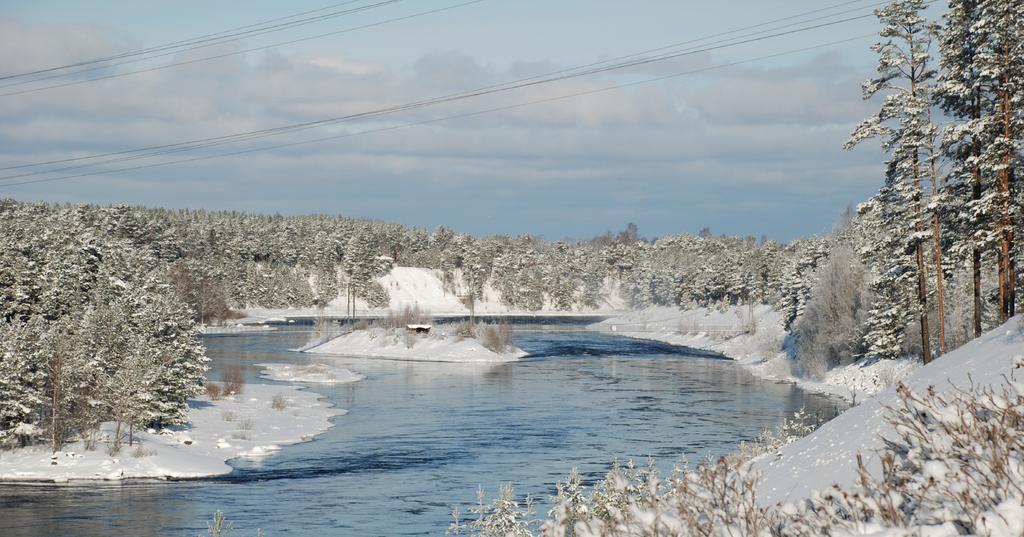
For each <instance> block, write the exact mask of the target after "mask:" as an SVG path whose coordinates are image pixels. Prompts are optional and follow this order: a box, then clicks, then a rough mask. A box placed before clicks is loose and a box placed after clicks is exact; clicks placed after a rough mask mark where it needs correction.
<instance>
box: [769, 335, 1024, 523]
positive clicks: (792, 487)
mask: <svg viewBox="0 0 1024 537" xmlns="http://www.w3.org/2000/svg"><path fill="white" fill-rule="evenodd" d="M1022 329H1024V316H1018V317H1016V318H1014V319H1011V320H1010V321H1009V322H1008V323H1006V324H1004V325H1003V326H1001V327H999V328H997V329H996V330H993V331H991V332H989V333H988V334H985V335H983V336H982V337H980V338H978V339H976V340H975V341H973V342H971V343H968V344H967V345H964V346H963V347H961V348H959V349H957V350H955V351H953V352H950V353H949V354H947V355H945V356H943V357H941V358H938V359H937V360H935V361H934V362H932V363H930V364H928V365H926V366H922V367H919V368H917V369H916V370H914V371H913V372H912V373H910V374H909V375H908V376H907V377H905V378H904V379H903V383H904V384H906V385H907V386H908V387H910V388H911V389H912V390H913V391H915V392H918V393H921V392H924V391H926V390H927V389H928V387H929V386H934V387H935V389H936V390H937V391H938V392H940V393H948V392H951V391H953V390H955V389H956V387H968V386H969V385H971V383H972V382H973V383H974V384H975V385H978V386H983V385H996V386H998V385H999V384H1002V383H1003V382H1004V378H1005V377H1007V376H1009V375H1010V373H1011V370H1012V368H1013V365H1014V363H1015V361H1016V360H1017V359H1019V358H1020V357H1021V355H1024V332H1022ZM1016 378H1017V380H1020V379H1021V378H1024V375H1022V374H1020V373H1018V374H1017V377H1016ZM896 403H897V395H896V391H895V389H894V388H889V389H886V390H885V391H883V392H881V393H879V394H877V395H876V396H874V397H872V398H870V399H868V400H865V401H864V402H863V403H861V404H860V405H859V406H856V407H854V408H851V409H850V410H848V411H846V412H845V413H843V414H841V415H839V416H838V417H836V418H835V419H833V420H832V421H830V422H828V423H826V424H825V425H824V426H822V427H821V428H820V429H818V430H817V431H815V432H814V433H813V434H811V435H810V436H807V437H806V438H803V439H801V440H799V441H797V442H794V443H792V444H790V445H788V446H786V447H784V448H783V449H782V450H781V454H780V455H779V456H778V457H773V458H771V459H765V460H761V461H758V463H757V469H758V470H759V471H760V472H761V473H762V475H761V480H760V486H759V489H758V501H759V502H760V503H761V504H763V505H768V504H774V503H777V502H778V503H786V502H790V501H793V500H797V499H800V498H806V497H808V496H810V495H811V492H812V491H815V490H823V489H825V488H827V487H829V486H831V485H832V484H834V483H838V484H840V485H852V484H853V483H854V482H855V479H856V468H857V466H856V457H857V454H858V453H859V454H861V455H862V456H863V457H864V460H865V462H866V463H867V465H868V468H869V469H870V470H871V471H872V473H875V474H877V472H878V471H879V462H878V458H877V456H876V455H875V452H876V450H878V449H880V448H881V447H882V440H881V437H885V436H888V437H892V436H894V435H893V430H892V427H891V426H890V425H889V424H888V423H886V422H885V420H884V417H885V408H886V407H887V406H892V405H894V404H896Z"/></svg>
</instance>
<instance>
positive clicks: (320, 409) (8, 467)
mask: <svg viewBox="0 0 1024 537" xmlns="http://www.w3.org/2000/svg"><path fill="white" fill-rule="evenodd" d="M278 395H279V396H281V399H282V400H283V401H284V402H285V404H286V407H285V408H284V409H282V410H277V409H274V408H272V406H271V404H272V401H273V400H274V397H275V396H278ZM345 413H346V411H345V410H341V409H336V408H331V407H329V406H328V404H327V403H326V402H324V401H321V400H320V396H319V395H317V394H315V393H312V392H307V391H302V390H300V389H298V388H296V387H292V386H271V385H265V384H248V385H246V386H245V388H244V390H243V392H242V393H241V394H238V395H235V396H231V397H228V398H224V399H221V400H217V401H210V400H209V399H207V398H205V397H203V398H199V399H197V400H195V401H193V406H192V409H191V410H190V411H189V420H190V425H189V426H186V427H182V428H175V429H174V430H164V431H159V432H158V431H154V430H150V431H137V432H136V434H135V439H136V442H137V443H136V446H128V444H127V442H125V443H124V444H123V447H122V449H121V451H120V453H118V454H113V455H112V454H108V452H107V445H106V444H105V443H103V442H98V443H97V444H96V447H95V449H93V450H91V451H90V450H86V449H85V445H84V444H83V443H82V442H81V441H79V442H75V443H72V444H68V445H66V446H64V448H63V449H62V450H61V451H59V452H57V453H54V454H51V452H50V448H49V447H48V446H36V447H28V448H21V449H15V450H11V451H3V452H0V481H55V482H65V481H69V480H115V479H128V478H151V479H167V478H197V477H208V476H214V475H221V474H226V473H229V472H230V471H231V466H229V465H228V464H227V463H226V461H228V460H231V459H235V458H239V457H250V458H252V457H264V456H267V455H271V454H273V453H275V452H277V451H280V450H281V446H283V445H287V444H295V443H299V442H303V441H306V440H309V439H311V438H312V437H314V436H316V435H318V434H320V433H321V432H323V431H325V430H327V429H328V428H330V427H331V418H332V417H333V416H338V415H342V414H345ZM113 430H114V427H113V424H112V423H105V424H103V427H102V428H101V436H102V435H110V434H111V433H112V432H113ZM139 442H141V444H139Z"/></svg>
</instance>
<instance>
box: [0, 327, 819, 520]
mask: <svg viewBox="0 0 1024 537" xmlns="http://www.w3.org/2000/svg"><path fill="white" fill-rule="evenodd" d="M305 337H306V334H298V333H289V332H288V331H283V332H278V333H256V334H245V335H239V336H223V337H210V338H208V339H207V340H206V344H207V347H208V351H209V355H210V356H211V357H212V358H213V359H214V364H213V365H214V368H215V371H214V372H212V376H213V378H217V371H216V369H218V368H222V367H224V366H225V365H231V364H239V365H242V366H245V368H246V372H247V375H248V376H249V381H250V382H257V381H259V382H269V381H263V380H258V373H259V369H258V368H257V367H254V366H253V364H257V363H264V362H283V363H295V364H305V363H310V362H313V361H322V360H332V361H337V362H338V365H340V366H342V367H347V368H349V369H352V370H355V371H359V372H361V373H363V374H365V375H366V377H367V378H366V380H364V381H362V382H358V383H355V384H344V385H338V386H313V387H312V388H311V389H314V390H316V391H317V392H318V393H322V394H323V395H324V396H325V397H327V398H328V400H330V401H331V402H332V403H334V404H335V405H337V406H339V407H341V408H346V409H349V410H350V413H349V414H348V415H345V416H339V417H337V418H335V424H336V426H335V427H334V428H333V429H331V430H330V431H328V432H327V433H325V434H324V435H322V436H320V437H318V438H317V439H315V440H314V441H312V442H308V443H305V444H299V445H294V446H289V447H287V448H286V449H285V450H284V451H283V452H282V453H279V454H277V455H275V456H273V457H270V458H267V459H263V460H259V461H251V460H246V461H236V462H234V463H233V464H234V466H235V468H236V470H235V471H234V472H233V473H232V474H231V475H229V476H226V477H223V478H218V479H211V480H202V481H183V482H171V483H158V482H149V483H147V482H133V483H124V484H100V485H95V484H93V485H86V486H83V485H77V486H72V485H63V486H55V485H17V486H14V485H10V486H5V485H0V535H3V536H4V537H15V536H33V537H36V536H40V535H53V536H71V535H101V534H102V535H106V534H124V535H140V536H141V535H181V536H193V535H196V534H197V533H200V532H202V531H204V530H205V521H206V520H207V519H209V518H210V516H211V515H212V513H213V511H214V510H217V509H220V510H223V511H225V512H226V513H228V514H229V517H230V518H231V519H232V520H234V521H236V526H238V527H239V531H237V532H236V533H238V534H242V535H246V534H254V533H255V528H256V527H262V528H264V529H265V530H267V534H268V535H269V536H270V537H278V536H281V535H332V536H333V535H441V534H443V533H444V528H445V527H446V526H447V523H448V518H449V512H450V509H451V506H452V505H453V504H460V505H468V504H470V503H472V502H473V501H474V493H475V490H476V487H477V485H478V484H481V485H483V486H484V487H485V488H486V489H487V490H488V491H489V493H490V494H491V495H493V494H495V493H496V489H497V486H498V485H499V484H501V483H504V482H508V481H511V482H513V483H515V484H516V488H517V492H518V493H519V494H523V495H525V494H527V493H530V494H533V495H534V496H535V497H538V498H541V499H545V498H546V497H547V496H549V495H550V494H552V493H553V490H554V483H555V482H556V481H557V480H559V479H562V478H563V477H564V476H565V475H566V474H567V473H568V471H569V469H570V468H571V467H572V466H578V467H579V468H580V471H581V472H582V473H583V474H584V476H585V477H586V478H587V479H588V480H595V479H599V478H600V477H601V476H602V475H603V474H604V473H605V472H606V471H607V469H608V466H609V464H610V462H611V461H612V460H613V459H614V458H616V457H617V458H619V459H626V458H636V459H640V458H645V457H647V456H648V455H650V456H654V457H655V458H656V459H657V460H658V463H659V466H660V467H661V468H662V469H663V470H665V471H667V470H668V469H669V468H670V467H671V465H672V463H673V462H675V461H677V460H679V459H680V458H681V457H688V458H690V459H691V460H694V459H696V458H699V457H702V456H704V455H707V454H712V455H719V454H724V453H727V452H729V451H731V450H733V449H734V448H735V446H736V445H737V444H738V443H739V442H740V441H741V440H745V439H749V438H752V437H754V436H756V435H757V433H759V432H760V430H761V429H762V428H764V427H772V426H775V425H776V424H778V422H779V421H780V420H781V419H782V417H784V416H788V415H790V414H792V413H793V412H795V411H796V410H798V409H799V408H801V407H803V406H806V407H807V408H808V409H809V410H811V411H812V412H822V413H826V414H831V413H833V412H834V409H833V406H832V403H831V402H829V401H827V400H825V399H823V398H820V397H816V396H811V395H807V394H804V393H803V392H800V391H798V390H796V389H794V388H793V387H792V386H789V385H785V384H776V383H769V382H764V381H761V380H758V379H756V378H754V377H752V376H751V375H750V374H748V373H747V372H745V371H744V370H743V369H742V368H740V367H737V366H736V364H733V363H731V362H728V361H725V360H720V359H717V358H718V357H715V356H714V355H706V354H692V353H689V354H687V353H684V352H683V351H682V350H681V349H679V348H677V347H671V346H667V345H664V344H660V343H652V342H645V341H640V340H631V339H625V338H620V337H614V336H610V335H605V334H596V333H550V332H549V333H541V332H530V333H521V334H517V344H518V345H519V346H520V347H522V348H523V349H525V350H527V351H529V352H530V353H531V355H530V356H529V357H527V358H526V359H524V360H523V361H521V362H518V363H510V364H499V365H470V364H430V363H416V362H396V361H383V360H366V359H355V358H330V357H316V356H311V355H305V354H298V353H294V352H289V351H287V349H290V348H294V347H297V346H298V345H300V344H301V343H302V342H303V339H304V338H305ZM0 456H2V455H0ZM545 509H546V508H545V507H544V506H543V505H541V506H539V509H538V512H540V513H543V511H544V510H545ZM243 529H244V530H247V531H241V530H243Z"/></svg>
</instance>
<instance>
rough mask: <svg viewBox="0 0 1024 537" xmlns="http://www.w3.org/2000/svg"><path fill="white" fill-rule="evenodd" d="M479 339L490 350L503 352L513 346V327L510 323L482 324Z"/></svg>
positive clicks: (479, 327) (478, 331) (478, 330)
mask: <svg viewBox="0 0 1024 537" xmlns="http://www.w3.org/2000/svg"><path fill="white" fill-rule="evenodd" d="M477 339H479V340H480V344H481V345H483V346H484V347H485V348H487V349H488V350H490V351H492V352H496V353H499V354H502V353H504V352H506V351H508V350H509V349H511V348H512V328H511V327H510V326H509V325H508V323H501V324H498V325H493V324H484V325H480V326H478V327H477Z"/></svg>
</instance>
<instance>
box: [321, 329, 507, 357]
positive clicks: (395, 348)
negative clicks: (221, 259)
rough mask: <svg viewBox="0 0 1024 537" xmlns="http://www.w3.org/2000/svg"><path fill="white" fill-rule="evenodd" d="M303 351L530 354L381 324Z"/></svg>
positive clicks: (383, 354) (376, 354)
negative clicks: (409, 332) (495, 349)
mask: <svg viewBox="0 0 1024 537" xmlns="http://www.w3.org/2000/svg"><path fill="white" fill-rule="evenodd" d="M409 343H412V345H411V346H410V345H409ZM302 352H308V353H314V354H329V355H341V356H361V357H371V358H390V359H394V360H410V361H423V362H481V363H490V362H510V361H513V360H518V359H519V358H521V357H523V356H526V353H525V352H523V351H522V350H521V349H518V348H512V349H510V350H508V351H507V352H505V353H496V352H493V351H491V350H489V349H487V348H486V347H484V346H483V345H481V344H480V342H479V341H477V340H476V339H472V338H467V339H463V338H459V337H455V336H445V335H443V334H431V335H430V336H415V337H412V339H411V340H409V342H407V341H406V334H405V332H404V331H401V330H384V329H380V328H370V329H367V330H356V331H354V332H351V333H349V334H345V335H343V336H339V337H336V338H334V339H332V340H330V341H327V342H326V343H322V344H320V345H317V346H315V347H311V348H308V349H305V350H303V351H302Z"/></svg>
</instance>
